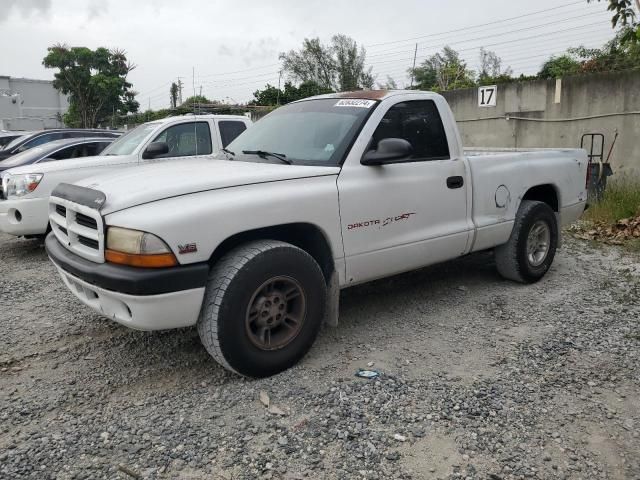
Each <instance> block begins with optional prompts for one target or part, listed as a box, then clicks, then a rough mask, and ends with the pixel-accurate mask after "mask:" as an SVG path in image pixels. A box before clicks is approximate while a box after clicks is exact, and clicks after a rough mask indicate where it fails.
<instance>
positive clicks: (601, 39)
mask: <svg viewBox="0 0 640 480" xmlns="http://www.w3.org/2000/svg"><path fill="white" fill-rule="evenodd" d="M585 33H589V34H593V33H600V32H599V31H598V30H590V31H588V32H580V33H578V34H576V33H572V34H569V35H560V36H551V38H548V39H546V40H543V41H541V42H537V43H536V45H535V47H540V46H541V45H544V44H549V43H558V42H559V41H569V40H571V39H573V38H576V37H577V38H582V37H583V36H584V35H585ZM610 38H611V34H610V31H609V30H607V31H606V32H605V31H603V32H602V35H599V36H598V37H597V38H594V37H590V38H589V40H590V41H589V42H588V43H594V42H597V43H599V44H600V43H605V42H606V41H607V40H609V39H610ZM517 42H518V41H512V42H510V43H517ZM503 43H504V42H503ZM486 46H487V45H480V46H473V47H468V48H464V49H460V50H457V52H458V53H460V52H471V51H477V50H479V49H480V48H482V47H486ZM565 51H566V49H565ZM523 52H529V53H533V52H532V51H531V49H530V48H529V47H528V46H517V47H515V49H514V48H512V47H507V50H506V51H505V50H499V51H498V52H496V53H498V54H499V56H500V57H502V59H503V62H504V63H509V62H508V60H505V58H504V57H505V53H506V54H508V55H509V54H510V55H518V54H521V53H523ZM534 52H535V50H534ZM507 58H508V57H507ZM467 61H468V60H467ZM397 68H402V69H403V70H406V69H408V67H392V69H394V71H395V70H396V69H397Z"/></svg>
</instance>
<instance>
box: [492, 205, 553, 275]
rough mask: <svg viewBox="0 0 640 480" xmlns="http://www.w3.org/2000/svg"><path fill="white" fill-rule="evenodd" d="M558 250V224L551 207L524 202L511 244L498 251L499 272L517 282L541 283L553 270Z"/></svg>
mask: <svg viewBox="0 0 640 480" xmlns="http://www.w3.org/2000/svg"><path fill="white" fill-rule="evenodd" d="M557 246H558V222H557V220H556V215H555V213H554V212H553V210H552V209H551V207H549V205H547V204H546V203H544V202H537V201H532V200H523V201H522V203H521V204H520V208H519V209H518V213H517V214H516V219H515V223H514V225H513V230H512V231H511V236H510V237H509V241H508V242H507V243H505V244H504V245H500V246H499V247H497V248H496V249H495V259H496V266H497V268H498V272H499V273H500V275H502V276H503V277H505V278H508V279H509V280H514V281H516V282H521V283H533V282H537V281H538V280H540V279H541V278H542V277H543V276H544V275H545V274H546V273H547V271H548V270H549V268H550V267H551V264H552V263H553V259H554V257H555V254H556V248H557Z"/></svg>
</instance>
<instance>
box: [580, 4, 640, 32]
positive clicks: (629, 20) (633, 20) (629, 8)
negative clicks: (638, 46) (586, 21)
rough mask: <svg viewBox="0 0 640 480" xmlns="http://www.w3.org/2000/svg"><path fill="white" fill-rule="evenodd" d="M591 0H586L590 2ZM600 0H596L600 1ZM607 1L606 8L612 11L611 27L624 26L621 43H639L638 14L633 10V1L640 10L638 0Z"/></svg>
mask: <svg viewBox="0 0 640 480" xmlns="http://www.w3.org/2000/svg"><path fill="white" fill-rule="evenodd" d="M592 1H593V0H587V2H589V3H590V2H592ZM600 1H602V0H598V2H600ZM605 1H606V2H608V3H609V6H608V7H607V10H609V11H610V12H614V13H613V17H611V27H612V28H616V27H618V26H622V27H624V30H625V35H624V36H623V37H622V39H621V40H622V43H640V22H638V16H637V15H636V12H635V11H634V10H633V3H634V1H635V5H636V8H637V9H638V11H639V12H640V0H605Z"/></svg>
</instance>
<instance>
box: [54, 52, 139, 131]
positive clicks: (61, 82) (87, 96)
mask: <svg viewBox="0 0 640 480" xmlns="http://www.w3.org/2000/svg"><path fill="white" fill-rule="evenodd" d="M47 52H48V53H47V55H46V57H45V58H44V59H43V61H42V64H43V65H44V66H45V67H46V68H57V69H58V70H59V71H58V72H56V73H55V74H54V81H53V86H54V87H55V88H56V89H57V90H59V91H60V92H61V93H63V94H64V95H69V111H68V112H67V114H66V115H65V117H64V121H65V123H66V124H67V125H73V126H80V127H83V128H91V127H95V126H97V125H98V123H100V122H103V121H105V120H107V119H109V118H112V116H113V115H114V114H115V113H118V114H119V115H126V114H127V113H129V112H132V113H133V112H137V111H138V108H139V104H138V102H137V101H136V100H135V95H136V93H135V92H134V91H132V90H131V87H132V85H131V83H129V82H128V81H127V75H128V74H129V72H130V71H131V70H133V69H134V68H135V65H133V64H131V63H130V62H128V61H127V57H126V54H125V52H124V51H123V50H117V49H113V50H109V49H106V48H102V47H100V48H97V49H96V50H91V49H89V48H86V47H68V46H66V45H62V44H57V45H54V46H52V47H49V48H48V49H47Z"/></svg>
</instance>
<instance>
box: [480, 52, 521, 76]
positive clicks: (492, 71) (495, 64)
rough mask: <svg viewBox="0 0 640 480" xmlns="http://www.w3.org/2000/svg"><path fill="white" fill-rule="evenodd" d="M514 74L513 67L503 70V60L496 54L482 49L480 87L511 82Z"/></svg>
mask: <svg viewBox="0 0 640 480" xmlns="http://www.w3.org/2000/svg"><path fill="white" fill-rule="evenodd" d="M512 73H513V70H511V67H507V68H505V69H503V68H502V59H501V58H500V57H498V55H496V54H495V52H491V51H489V50H485V49H484V48H482V47H481V48H480V73H479V74H478V83H479V84H480V85H490V84H497V83H508V82H511V81H512V80H513V78H512V77H511V74H512Z"/></svg>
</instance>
